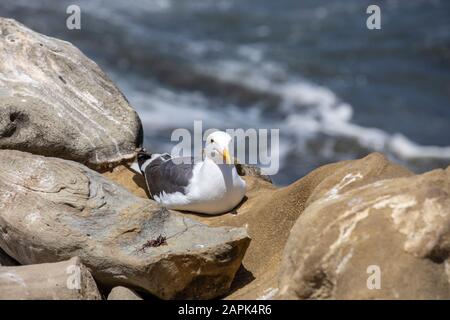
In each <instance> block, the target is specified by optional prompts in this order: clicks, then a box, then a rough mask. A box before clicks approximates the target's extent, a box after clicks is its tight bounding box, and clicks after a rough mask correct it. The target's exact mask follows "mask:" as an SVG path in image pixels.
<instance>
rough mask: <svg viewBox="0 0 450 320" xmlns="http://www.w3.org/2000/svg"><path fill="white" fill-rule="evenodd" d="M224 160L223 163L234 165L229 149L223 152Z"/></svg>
mask: <svg viewBox="0 0 450 320" xmlns="http://www.w3.org/2000/svg"><path fill="white" fill-rule="evenodd" d="M222 159H223V163H225V164H232V162H231V157H230V153H229V152H228V149H224V150H223V152H222Z"/></svg>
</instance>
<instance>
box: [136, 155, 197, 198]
mask: <svg viewBox="0 0 450 320" xmlns="http://www.w3.org/2000/svg"><path fill="white" fill-rule="evenodd" d="M180 160H181V159H180V158H177V159H176V160H175V161H174V159H170V160H165V159H164V158H161V157H160V158H156V159H155V160H153V161H152V162H150V164H149V165H148V166H147V167H146V168H145V173H144V176H145V180H146V182H147V187H148V189H149V192H150V194H151V195H152V196H159V195H160V194H161V193H162V192H163V191H164V192H165V193H167V194H170V193H175V192H181V193H183V194H185V188H186V186H187V185H188V184H189V181H190V180H191V178H192V170H193V168H194V165H195V163H194V158H185V159H183V160H184V161H180Z"/></svg>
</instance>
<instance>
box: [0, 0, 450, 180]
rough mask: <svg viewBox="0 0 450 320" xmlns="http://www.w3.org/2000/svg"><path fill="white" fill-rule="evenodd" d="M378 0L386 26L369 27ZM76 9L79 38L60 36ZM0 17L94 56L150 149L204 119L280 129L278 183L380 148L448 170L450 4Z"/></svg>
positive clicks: (415, 163)
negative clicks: (134, 116)
mask: <svg viewBox="0 0 450 320" xmlns="http://www.w3.org/2000/svg"><path fill="white" fill-rule="evenodd" d="M372 3H377V4H379V5H380V7H381V17H382V29H381V30H374V31H371V30H368V29H367V28H366V19H367V17H368V15H367V14H366V8H367V6H368V5H369V4H372ZM70 4H77V5H79V6H80V8H81V30H68V29H67V28H66V18H67V17H68V15H67V14H66V8H67V6H68V5H70ZM0 16H3V17H12V18H15V19H17V20H18V21H20V22H22V23H24V24H26V25H27V26H29V27H31V28H33V29H35V30H37V31H39V32H42V33H44V34H47V35H50V36H55V37H58V38H62V39H65V40H68V41H71V42H72V43H74V44H75V45H76V46H77V47H79V48H80V49H81V50H82V51H83V52H84V53H85V54H86V55H87V56H89V57H90V58H92V59H93V60H94V61H96V62H97V63H98V64H99V65H100V66H101V67H102V68H103V69H104V70H105V71H106V72H107V73H108V75H109V76H110V77H111V78H112V79H113V81H114V82H115V83H116V84H117V85H118V86H119V87H120V88H121V90H122V91H123V93H124V94H125V96H126V97H127V98H128V100H129V101H130V103H131V105H132V106H133V107H134V108H135V109H136V110H137V112H138V113H139V115H140V117H141V119H142V122H143V125H144V132H145V141H144V144H145V147H146V148H147V149H149V150H151V151H153V152H169V151H170V150H171V148H172V147H173V146H174V144H175V143H174V142H171V141H170V137H171V133H172V131H173V130H174V129H176V128H186V129H190V130H192V129H193V123H194V121H195V120H202V121H203V127H204V129H206V128H219V129H226V128H244V129H247V128H269V129H270V128H278V129H279V130H280V147H279V153H278V154H276V152H274V155H277V156H279V157H280V161H281V163H280V164H281V168H280V171H279V173H278V174H277V175H275V176H274V177H273V180H274V181H275V183H277V184H280V185H284V184H288V183H290V182H292V181H294V180H296V179H298V178H299V177H302V176H303V175H305V174H307V173H308V172H310V171H311V170H313V169H314V168H316V167H318V166H321V165H323V164H325V163H329V162H335V161H339V160H343V159H353V158H359V157H362V156H364V155H366V154H368V153H370V152H373V151H380V152H383V153H385V154H386V155H387V156H388V157H389V158H390V159H391V160H392V161H395V162H397V163H400V164H403V165H405V166H407V167H408V168H410V169H412V170H413V171H415V172H423V171H426V170H430V169H433V168H439V167H446V166H448V165H449V164H450V1H445V0H440V1H439V0H435V1H432V0H427V1H425V0H414V1H407V0H386V1H375V2H374V1H364V0H345V1H331V0H330V1H325V0H279V1H272V0H258V1H256V0H245V1H244V0H189V1H184V0H148V1H144V0H135V1H119V0H108V1H106V0H105V1H101V0H89V1H87V0H86V1H65V0H64V1H49V0H35V1H28V0H26V1H25V0H15V1H1V2H0ZM0 63H1V62H0Z"/></svg>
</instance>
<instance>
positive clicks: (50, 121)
mask: <svg viewBox="0 0 450 320" xmlns="http://www.w3.org/2000/svg"><path fill="white" fill-rule="evenodd" d="M0 57H1V59H0V148H1V149H15V150H22V151H27V152H31V153H35V154H41V155H47V156H56V157H60V158H65V159H70V160H75V161H78V162H81V163H85V164H87V165H88V166H90V167H98V166H104V165H106V164H108V163H115V162H120V161H122V160H124V159H131V158H133V157H134V156H135V149H136V147H137V146H138V145H139V144H140V142H141V141H140V140H141V139H142V133H141V124H140V120H139V118H138V116H137V114H136V112H135V111H134V110H133V109H132V108H131V107H130V105H129V104H128V102H127V100H126V99H125V97H124V96H123V95H122V93H121V92H120V91H119V89H118V88H117V87H116V86H115V85H114V84H113V83H112V82H111V81H110V80H109V78H108V77H107V76H106V75H105V74H104V73H103V72H102V71H101V70H100V68H99V67H98V66H97V65H96V64H95V63H94V62H93V61H91V60H90V59H88V58H87V57H86V56H84V55H83V54H82V53H81V52H80V51H79V50H78V49H77V48H76V47H74V46H73V45H72V44H70V43H68V42H66V41H61V40H58V39H54V38H51V37H47V36H44V35H42V34H39V33H37V32H34V31H32V30H30V29H28V28H26V27H25V26H24V25H22V24H20V23H18V22H16V21H14V20H12V19H5V18H0Z"/></svg>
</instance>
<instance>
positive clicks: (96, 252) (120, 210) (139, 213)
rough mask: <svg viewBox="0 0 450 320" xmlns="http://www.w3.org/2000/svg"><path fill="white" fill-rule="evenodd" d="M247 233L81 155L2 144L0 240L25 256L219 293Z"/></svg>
mask: <svg viewBox="0 0 450 320" xmlns="http://www.w3.org/2000/svg"><path fill="white" fill-rule="evenodd" d="M160 236H161V237H160ZM158 238H159V241H158ZM249 241H250V240H249V238H248V236H247V232H246V230H245V229H244V228H230V227H220V228H211V227H208V226H206V225H203V224H201V223H199V222H196V221H194V220H192V219H189V218H187V217H186V216H183V215H182V214H178V213H176V212H171V211H167V210H162V209H160V208H159V207H158V206H157V205H156V203H155V202H154V201H151V200H147V199H142V198H138V197H136V196H134V195H133V194H131V193H130V192H128V191H126V190H125V189H123V188H121V187H120V186H119V185H117V184H116V183H114V182H112V181H109V180H108V179H106V178H104V177H103V176H102V175H100V174H98V173H96V172H95V171H92V170H90V169H88V168H87V167H85V166H83V165H81V164H79V163H76V162H72V161H67V160H62V159H57V158H46V157H42V156H36V155H31V154H29V153H24V152H19V151H11V150H0V247H1V248H2V249H3V250H5V252H6V253H7V254H9V255H10V256H11V257H13V258H14V259H16V260H17V261H19V262H20V263H21V264H34V263H42V262H53V261H61V260H64V259H68V258H70V257H71V256H75V255H76V256H79V257H80V258H81V260H82V262H83V263H84V264H85V265H86V266H87V267H88V268H89V269H90V270H92V274H93V276H94V278H95V279H96V281H97V283H99V284H102V285H104V286H110V287H113V286H118V285H125V286H127V287H134V288H141V289H143V290H146V291H147V292H149V293H151V294H154V295H156V296H158V297H160V298H166V299H169V298H213V297H217V296H219V295H223V294H225V293H226V292H227V290H228V289H229V286H230V284H231V281H232V280H233V278H234V275H235V273H236V271H237V270H238V268H239V266H240V264H241V260H242V258H243V256H244V253H245V251H246V249H247V247H248V244H249Z"/></svg>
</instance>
